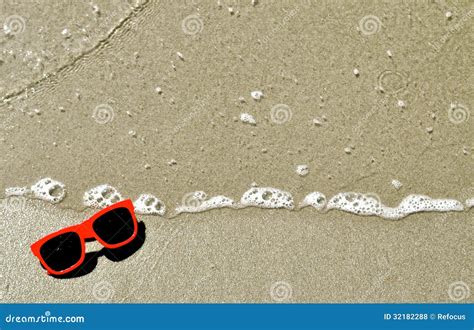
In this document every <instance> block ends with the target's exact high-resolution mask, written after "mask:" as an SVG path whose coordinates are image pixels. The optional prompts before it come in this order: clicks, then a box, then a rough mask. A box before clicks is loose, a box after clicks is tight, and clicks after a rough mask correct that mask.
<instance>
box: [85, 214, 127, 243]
mask: <svg viewBox="0 0 474 330" xmlns="http://www.w3.org/2000/svg"><path fill="white" fill-rule="evenodd" d="M92 227H93V228H94V231H95V232H96V234H97V235H98V236H99V237H100V238H101V239H102V240H103V241H104V242H106V243H108V244H117V243H121V242H123V241H126V240H127V239H129V238H130V237H131V236H132V235H133V231H134V229H135V228H134V223H133V218H132V215H131V214H130V211H129V210H128V209H127V208H125V207H119V208H116V209H113V210H112V211H109V212H107V213H106V214H104V215H102V216H101V217H99V218H97V219H96V220H95V221H94V223H93V225H92Z"/></svg>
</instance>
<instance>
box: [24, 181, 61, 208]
mask: <svg viewBox="0 0 474 330" xmlns="http://www.w3.org/2000/svg"><path fill="white" fill-rule="evenodd" d="M30 190H31V192H32V193H33V196H34V197H35V198H38V199H41V200H44V201H47V202H50V203H53V204H55V203H59V202H60V201H62V200H63V199H64V197H65V196H66V189H65V187H64V184H63V183H61V182H59V181H56V180H53V179H51V178H43V179H41V180H39V181H38V182H36V183H35V184H34V185H32V186H31V188H30Z"/></svg>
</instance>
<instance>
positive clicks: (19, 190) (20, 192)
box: [5, 187, 30, 197]
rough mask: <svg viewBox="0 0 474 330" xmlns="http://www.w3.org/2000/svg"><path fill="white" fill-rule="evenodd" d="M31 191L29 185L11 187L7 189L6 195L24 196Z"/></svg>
mask: <svg viewBox="0 0 474 330" xmlns="http://www.w3.org/2000/svg"><path fill="white" fill-rule="evenodd" d="M29 192H30V189H29V188H28V187H10V188H7V189H5V196H7V197H10V196H24V195H26V194H27V193H29Z"/></svg>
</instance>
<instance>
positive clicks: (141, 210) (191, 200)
mask: <svg viewBox="0 0 474 330" xmlns="http://www.w3.org/2000/svg"><path fill="white" fill-rule="evenodd" d="M5 196H6V197H7V198H8V197H10V196H25V197H30V198H35V199H41V200H44V201H47V202H49V203H52V204H55V203H59V202H60V201H62V200H63V199H64V197H65V196H66V189H65V185H64V184H63V183H61V182H59V181H56V180H53V179H51V178H43V179H41V180H39V181H38V182H36V183H35V184H33V185H32V186H31V187H27V186H25V187H11V188H7V189H6V190H5ZM123 199H124V197H123V196H122V194H120V192H119V191H118V190H117V189H116V188H114V187H113V186H111V185H109V184H102V185H99V186H96V187H94V188H91V189H89V190H88V191H86V192H85V193H84V197H83V203H84V205H85V206H87V207H91V208H98V209H102V208H105V207H108V206H110V205H112V204H114V203H116V202H118V201H121V200H123ZM133 204H134V207H135V212H136V213H137V214H145V215H159V216H164V215H165V213H166V206H165V203H164V202H163V201H162V200H161V199H159V198H158V197H156V196H154V195H152V194H141V195H140V196H139V197H138V198H137V199H136V200H135V201H134V202H133ZM181 204H182V205H180V206H178V207H176V209H175V214H174V215H177V214H180V213H198V212H204V211H208V210H212V209H218V208H232V209H240V208H246V207H258V208H263V209H281V208H283V209H288V210H294V209H295V202H294V199H293V196H292V195H291V193H290V192H287V191H284V190H281V189H278V188H273V187H257V186H252V187H251V188H250V189H249V190H247V191H246V192H244V194H243V195H242V197H241V198H240V201H235V200H234V199H232V198H229V197H226V196H224V195H217V196H213V197H210V198H208V197H207V194H206V193H205V192H204V191H195V192H192V193H188V194H186V195H185V196H184V198H183V199H182V203H181ZM464 204H465V205H463V203H462V202H460V201H458V200H455V199H436V198H432V197H430V196H426V195H415V194H412V195H408V196H407V197H405V198H404V199H403V200H402V201H401V202H400V203H399V205H398V206H396V207H390V206H386V205H384V204H383V203H382V202H381V201H380V198H379V197H378V196H377V195H376V194H371V193H359V192H342V193H338V194H336V195H335V196H333V197H332V198H330V199H329V200H328V199H327V198H326V196H325V195H324V194H323V193H321V192H317V191H315V192H311V193H309V194H308V195H306V196H305V197H304V199H303V201H301V202H300V203H299V204H298V209H302V208H305V207H308V206H311V207H312V208H314V209H316V210H318V211H330V210H339V211H344V212H348V213H353V214H357V215H363V216H378V217H381V218H384V219H390V220H398V219H402V218H404V217H406V216H408V215H410V214H413V213H418V212H451V211H456V212H459V211H463V210H464V209H465V208H466V209H469V208H472V207H474V198H470V199H467V200H466V201H465V203H464Z"/></svg>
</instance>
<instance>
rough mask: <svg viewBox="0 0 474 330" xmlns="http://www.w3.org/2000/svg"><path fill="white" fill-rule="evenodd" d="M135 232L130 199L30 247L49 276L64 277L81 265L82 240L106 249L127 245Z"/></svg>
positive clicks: (83, 253) (134, 218)
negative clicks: (93, 240)
mask: <svg viewBox="0 0 474 330" xmlns="http://www.w3.org/2000/svg"><path fill="white" fill-rule="evenodd" d="M137 232H138V222H137V219H136V217H135V213H134V207H133V204H132V201H131V200H130V199H127V200H124V201H121V202H118V203H115V204H113V205H111V206H109V207H107V208H105V209H103V210H101V211H99V212H97V213H96V214H94V215H93V216H92V217H91V218H89V219H88V220H86V221H84V222H82V223H80V224H78V225H74V226H71V227H67V228H64V229H61V230H59V231H57V232H55V233H52V234H49V235H47V236H45V237H43V238H42V239H40V240H39V241H37V242H36V243H34V244H32V245H31V251H32V252H33V254H34V255H35V256H36V257H38V259H39V260H40V262H41V264H42V265H43V266H44V268H46V270H47V271H48V274H50V275H65V274H67V273H70V272H71V271H73V270H75V269H76V268H78V267H79V266H81V264H82V263H83V262H84V258H85V255H86V245H85V241H86V240H88V239H96V240H97V241H99V243H100V244H102V245H103V246H104V247H106V248H108V249H116V248H119V247H122V246H124V245H126V244H128V243H130V242H131V241H132V240H133V239H134V238H135V237H136V236H137Z"/></svg>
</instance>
